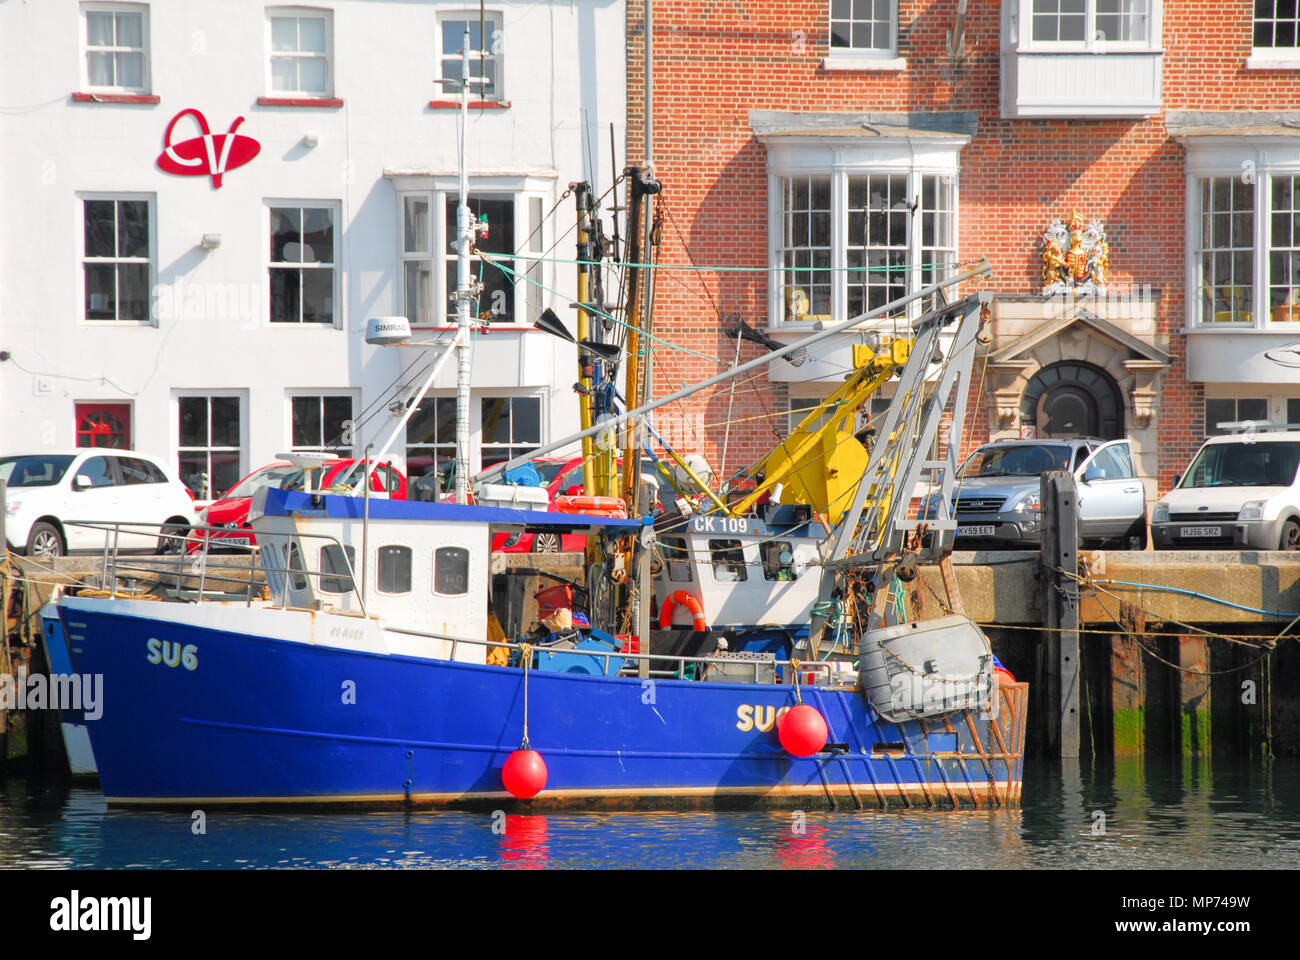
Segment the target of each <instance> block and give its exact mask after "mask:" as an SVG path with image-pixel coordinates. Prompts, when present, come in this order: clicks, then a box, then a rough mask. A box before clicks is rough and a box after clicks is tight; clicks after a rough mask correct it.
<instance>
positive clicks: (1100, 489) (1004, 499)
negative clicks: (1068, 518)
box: [921, 438, 1147, 550]
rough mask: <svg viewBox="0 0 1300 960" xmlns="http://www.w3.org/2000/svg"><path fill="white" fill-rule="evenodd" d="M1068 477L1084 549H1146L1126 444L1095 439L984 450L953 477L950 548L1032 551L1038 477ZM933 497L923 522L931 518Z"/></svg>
mask: <svg viewBox="0 0 1300 960" xmlns="http://www.w3.org/2000/svg"><path fill="white" fill-rule="evenodd" d="M1051 470H1069V471H1071V472H1073V473H1074V479H1075V483H1076V485H1077V488H1078V494H1079V541H1080V545H1082V546H1090V547H1097V546H1118V547H1122V548H1128V549H1135V550H1141V549H1144V548H1145V547H1146V543H1147V524H1146V494H1145V491H1144V488H1143V485H1142V481H1141V480H1140V479H1139V478H1138V476H1137V472H1136V471H1135V470H1134V466H1133V450H1132V447H1131V445H1130V442H1129V441H1128V440H1112V441H1110V442H1109V443H1107V442H1105V441H1102V440H1097V439H1093V438H1078V439H1071V440H1003V441H997V442H994V443H986V444H984V445H983V446H982V447H980V448H979V449H977V450H976V451H975V452H974V453H972V454H971V455H970V456H969V457H967V458H966V462H965V463H963V464H962V466H961V469H960V470H958V471H957V479H956V485H955V491H954V493H955V500H956V503H955V509H954V511H953V513H954V516H955V517H956V519H957V535H956V538H955V540H954V544H953V545H954V547H955V548H956V549H958V550H973V549H978V548H983V547H1006V548H1012V549H1022V550H1036V549H1038V547H1039V545H1040V543H1041V540H1042V524H1041V519H1040V518H1041V516H1042V504H1041V503H1040V494H1039V491H1040V488H1041V477H1042V474H1044V473H1047V472H1048V471H1051ZM935 500H936V498H935V497H934V496H931V497H927V498H926V499H925V500H924V501H923V502H922V507H921V516H922V517H923V518H925V517H932V516H934V515H935V512H936V511H935V507H936V503H935Z"/></svg>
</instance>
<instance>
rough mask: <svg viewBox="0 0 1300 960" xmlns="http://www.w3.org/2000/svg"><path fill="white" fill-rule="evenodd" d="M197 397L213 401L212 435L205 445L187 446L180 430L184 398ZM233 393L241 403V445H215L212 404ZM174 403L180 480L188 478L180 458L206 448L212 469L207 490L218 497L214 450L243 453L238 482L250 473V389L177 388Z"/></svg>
mask: <svg viewBox="0 0 1300 960" xmlns="http://www.w3.org/2000/svg"><path fill="white" fill-rule="evenodd" d="M195 397H200V398H202V399H204V400H207V401H209V403H208V439H209V444H208V445H207V446H203V447H194V446H189V447H183V446H181V434H180V430H181V428H180V412H181V400H183V399H191V398H195ZM229 397H233V398H234V399H235V400H237V401H238V403H239V446H238V447H232V446H228V445H227V446H213V445H212V444H211V438H212V420H211V417H212V404H211V401H212V400H213V399H218V398H229ZM171 407H172V415H171V423H172V448H173V449H174V450H175V451H176V455H175V458H174V460H173V463H174V464H175V465H176V468H177V470H176V472H177V474H178V479H180V481H181V482H182V483H184V482H185V480H184V478H183V477H182V476H180V459H181V457H182V456H183V455H185V454H186V453H196V452H199V451H202V452H204V453H206V454H207V460H208V471H207V475H208V490H207V493H208V494H209V497H208V499H215V498H213V497H212V496H211V494H212V492H213V491H212V470H211V465H212V454H213V452H226V453H236V454H238V457H239V466H238V468H237V469H236V471H235V483H238V482H239V481H240V480H242V479H243V478H244V476H245V475H247V473H248V427H249V424H248V418H249V416H250V408H249V403H248V391H247V390H222V389H216V390H200V389H183V390H173V391H172V404H171Z"/></svg>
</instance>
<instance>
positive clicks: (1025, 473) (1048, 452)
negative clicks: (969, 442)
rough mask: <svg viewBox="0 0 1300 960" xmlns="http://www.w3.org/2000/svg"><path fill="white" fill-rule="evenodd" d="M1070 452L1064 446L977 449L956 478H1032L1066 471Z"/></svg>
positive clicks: (1027, 445) (1038, 445)
mask: <svg viewBox="0 0 1300 960" xmlns="http://www.w3.org/2000/svg"><path fill="white" fill-rule="evenodd" d="M1069 468H1070V448H1069V447H1068V446H1065V445H1064V444H1024V445H1021V444H1017V445H1016V446H1014V447H992V446H990V447H980V448H979V449H978V450H976V451H975V452H974V453H972V454H971V455H970V459H968V460H967V461H966V462H965V463H964V464H962V468H961V472H960V474H959V476H960V477H962V478H963V479H966V480H969V479H970V478H971V477H1036V476H1038V475H1039V474H1040V473H1046V472H1047V471H1048V470H1068V469H1069Z"/></svg>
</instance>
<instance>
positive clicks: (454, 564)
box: [433, 547, 469, 597]
mask: <svg viewBox="0 0 1300 960" xmlns="http://www.w3.org/2000/svg"><path fill="white" fill-rule="evenodd" d="M433 592H434V593H436V594H439V595H441V596H444V597H454V596H459V595H460V594H463V593H468V592H469V551H468V550H466V549H465V548H464V547H439V548H438V549H437V550H435V551H434V552H433Z"/></svg>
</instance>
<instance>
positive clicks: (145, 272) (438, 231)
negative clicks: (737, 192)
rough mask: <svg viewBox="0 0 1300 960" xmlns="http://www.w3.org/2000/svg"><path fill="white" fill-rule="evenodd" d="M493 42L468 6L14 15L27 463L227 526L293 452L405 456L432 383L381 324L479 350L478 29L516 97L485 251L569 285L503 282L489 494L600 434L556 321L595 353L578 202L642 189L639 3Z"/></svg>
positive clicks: (495, 31) (8, 133) (15, 439)
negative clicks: (629, 83)
mask: <svg viewBox="0 0 1300 960" xmlns="http://www.w3.org/2000/svg"><path fill="white" fill-rule="evenodd" d="M482 22H483V25H484V29H483V30H482V34H483V39H482V41H481V40H480V11H479V8H478V5H477V4H467V3H463V2H462V3H455V2H400V0H334V2H331V3H324V4H318V5H312V6H287V5H275V4H270V3H264V2H254V0H227V2H223V3H220V4H213V3H199V2H192V0H156V2H153V3H101V2H85V3H78V2H75V0H43V2H30V3H29V2H11V3H4V4H0V196H3V198H4V218H3V223H2V224H0V351H2V352H3V355H4V357H5V359H3V360H2V361H0V454H11V453H18V452H28V451H33V450H38V449H44V448H51V447H67V446H71V445H74V444H80V445H91V444H99V445H114V446H125V447H130V448H133V449H137V450H141V451H145V452H149V453H154V454H157V455H160V456H162V457H164V458H165V459H166V460H167V461H168V462H171V463H175V464H177V465H178V469H179V472H180V474H181V477H182V479H184V480H185V481H186V482H187V483H189V484H190V485H191V489H193V490H194V491H195V493H196V495H197V496H198V497H199V499H201V500H202V499H210V498H212V497H214V496H216V495H219V494H220V493H222V492H223V491H224V490H225V489H227V488H229V486H230V485H231V484H233V483H234V482H235V481H236V480H237V479H238V478H239V477H240V476H242V475H243V474H244V473H246V472H248V471H249V470H252V469H254V468H256V467H258V466H261V465H262V464H264V463H266V462H268V461H269V460H271V459H272V458H273V457H274V456H275V454H277V453H279V452H281V451H285V450H290V449H293V450H339V451H347V452H353V453H357V454H359V453H360V452H361V450H362V449H364V447H365V446H366V445H367V444H368V443H371V442H374V443H375V444H376V445H377V446H378V445H379V444H381V443H382V442H383V441H384V440H385V439H386V438H387V437H388V435H389V434H390V433H391V431H392V429H393V427H394V426H395V425H396V424H397V422H398V420H399V416H400V413H401V412H402V410H401V405H400V403H399V402H398V401H400V402H404V401H407V400H409V399H410V398H411V397H412V395H413V393H414V390H415V387H416V386H418V385H419V384H420V383H421V382H422V381H423V379H424V375H425V373H426V369H427V368H426V360H427V354H426V353H425V352H424V351H419V350H415V349H413V348H409V347H378V346H371V345H368V344H366V343H365V342H364V332H365V328H366V321H367V319H368V318H371V317H376V316H392V315H403V314H404V315H406V316H407V317H408V318H409V319H410V320H411V322H412V325H413V327H414V328H415V334H416V339H421V340H426V341H428V340H434V339H437V338H438V337H439V336H442V337H447V336H450V335H451V333H450V332H444V333H441V334H439V333H438V330H439V328H447V327H448V326H449V325H453V326H454V323H455V306H454V302H453V301H449V300H448V294H449V293H450V292H451V290H452V289H454V286H455V275H456V270H455V258H454V253H453V252H452V251H451V250H450V248H449V244H450V243H452V242H453V240H454V224H455V204H456V200H457V194H456V191H457V170H458V166H457V164H458V130H459V103H458V99H459V93H458V92H457V91H456V90H454V89H453V88H452V87H450V86H446V87H444V86H442V85H439V84H437V83H436V82H435V81H437V80H439V79H440V78H452V79H454V78H457V77H459V75H460V60H459V55H458V51H459V50H460V48H461V47H462V45H463V36H464V30H465V27H466V24H469V26H470V28H471V47H472V48H474V49H475V50H476V51H477V50H478V49H480V48H482V49H483V50H484V51H485V56H484V58H483V63H484V67H483V70H484V73H485V74H486V77H487V79H488V80H489V81H490V82H489V83H488V84H487V85H486V87H485V88H484V89H482V90H481V91H478V92H475V93H474V94H473V95H472V96H471V107H470V111H469V124H468V138H467V143H466V156H467V169H468V171H469V183H470V196H471V208H472V210H473V213H474V216H475V217H476V218H480V217H484V216H485V217H486V218H487V220H488V222H489V225H490V230H489V233H488V237H487V239H485V240H483V241H481V245H482V246H483V247H484V248H485V249H488V250H492V251H496V252H498V253H499V254H504V255H507V256H508V255H509V254H511V253H514V254H520V253H531V254H532V255H533V256H535V257H539V258H540V257H544V258H547V260H546V262H541V261H523V260H509V259H507V261H506V263H507V265H509V266H510V267H512V268H513V270H514V271H515V272H514V273H510V272H505V271H501V270H498V269H496V268H493V267H490V266H486V265H480V264H478V263H476V265H475V273H476V274H478V273H479V271H480V270H482V279H483V282H484V291H483V294H482V296H481V297H480V299H479V301H478V303H477V312H478V314H479V315H480V316H481V317H484V318H486V319H488V320H489V321H490V322H488V323H486V324H485V325H484V329H483V330H481V331H480V332H477V333H476V334H475V336H474V340H475V349H474V363H473V402H472V404H471V407H472V410H471V418H470V427H471V435H472V450H471V464H472V465H474V466H477V465H478V464H479V463H483V462H493V461H494V460H500V459H502V458H503V457H504V456H505V455H506V454H511V453H514V452H518V451H519V450H521V449H525V448H527V447H530V446H533V445H536V444H537V443H540V442H546V441H549V440H551V439H553V438H556V437H560V436H563V435H564V434H566V433H570V432H573V431H574V430H576V429H577V403H576V398H575V397H574V394H573V393H572V390H571V385H572V384H573V382H574V380H575V379H576V369H575V368H576V356H575V353H574V348H573V347H572V346H571V345H568V344H565V343H563V342H562V341H560V340H557V339H556V338H554V337H551V336H549V335H547V334H545V333H542V332H540V331H537V330H535V329H533V327H532V321H533V320H534V319H535V318H536V317H537V315H538V314H539V313H540V312H541V311H542V309H544V308H545V307H547V306H550V307H551V308H553V309H554V310H555V311H556V312H557V313H558V314H559V315H560V316H561V317H562V318H564V319H565V320H566V322H567V323H568V324H569V325H570V327H572V325H573V310H572V309H570V307H569V304H570V303H571V302H572V301H573V300H574V299H575V295H574V290H575V288H576V281H575V279H574V268H573V267H572V266H570V265H568V264H561V263H555V262H551V260H556V259H564V260H571V259H573V257H574V235H573V232H572V231H571V230H570V229H569V228H570V226H571V225H572V224H573V223H574V218H575V214H574V205H573V200H572V198H566V199H564V200H563V202H561V198H562V196H563V195H564V194H565V191H566V188H567V187H568V185H569V183H570V182H571V181H577V180H586V181H588V182H589V183H591V184H592V185H593V187H594V188H595V190H596V192H597V194H600V193H603V192H604V191H605V190H607V189H608V188H609V186H610V181H611V178H612V172H611V171H612V170H613V168H614V166H616V165H617V166H618V167H619V168H620V169H621V167H622V165H623V162H624V158H623V157H622V156H621V155H619V156H616V157H614V158H612V159H611V157H610V143H611V136H610V129H611V125H612V127H613V142H614V143H616V144H618V145H619V150H620V151H621V149H622V144H623V143H624V139H625V136H624V122H625V121H624V117H625V100H626V91H625V43H624V32H625V25H624V3H623V2H622V0H541V2H537V0H533V2H528V0H518V2H494V3H491V4H487V5H486V6H485V9H484V13H483V21H482ZM475 69H477V68H475ZM241 119H242V122H240V121H241ZM232 131H233V132H232ZM205 133H210V134H211V136H210V138H207V139H206V140H205V138H204V134H205ZM209 148H210V149H209ZM608 205H609V202H608V200H607V201H605V203H604V204H603V206H608ZM553 208H555V209H554V213H553V214H552V213H551V211H552V209H553ZM449 224H450V225H451V226H452V229H451V230H449V229H448V225H449ZM530 262H531V263H533V264H534V265H533V266H532V267H531V268H530V267H529V263H530ZM449 283H450V289H449ZM455 376H456V364H455V362H454V361H452V362H449V363H447V364H446V365H445V366H444V368H443V370H442V372H441V374H440V375H439V377H438V378H437V380H436V381H435V382H434V384H433V389H432V391H431V394H430V398H429V399H428V400H426V401H425V403H424V405H423V409H422V410H420V411H419V412H417V414H416V415H415V416H413V417H412V419H411V421H410V423H409V424H408V425H407V428H406V429H405V431H404V432H403V433H402V434H399V435H398V437H397V440H396V443H395V445H394V447H393V450H392V453H393V454H395V455H396V456H397V457H398V459H399V461H400V460H409V461H410V467H411V472H412V473H414V474H420V473H422V472H425V471H426V470H430V469H432V468H433V465H434V463H441V462H445V461H446V460H447V459H449V458H450V457H451V455H452V446H451V445H452V444H453V443H454V441H455V433H454V430H455V424H454V410H455ZM403 387H405V389H402V388H403Z"/></svg>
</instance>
